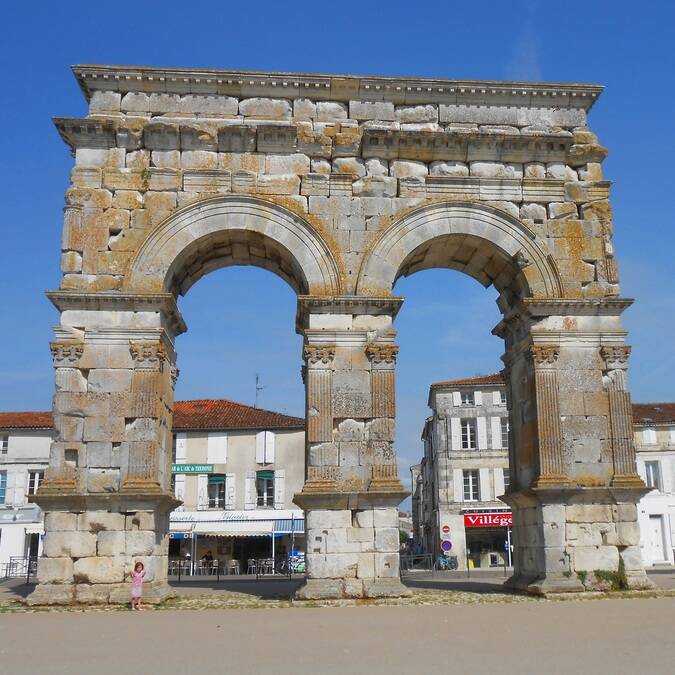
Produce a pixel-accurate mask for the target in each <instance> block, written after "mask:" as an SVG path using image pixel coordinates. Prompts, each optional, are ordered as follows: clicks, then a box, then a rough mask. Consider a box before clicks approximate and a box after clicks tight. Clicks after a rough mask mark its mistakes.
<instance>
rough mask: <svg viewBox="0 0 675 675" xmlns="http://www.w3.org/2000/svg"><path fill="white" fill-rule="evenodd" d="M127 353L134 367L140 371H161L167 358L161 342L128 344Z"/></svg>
mask: <svg viewBox="0 0 675 675" xmlns="http://www.w3.org/2000/svg"><path fill="white" fill-rule="evenodd" d="M129 351H130V352H131V357H132V358H133V360H134V367H135V368H138V369H142V370H161V368H162V366H163V364H164V361H165V360H166V358H167V354H166V349H165V348H164V345H163V344H162V343H161V342H130V343H129Z"/></svg>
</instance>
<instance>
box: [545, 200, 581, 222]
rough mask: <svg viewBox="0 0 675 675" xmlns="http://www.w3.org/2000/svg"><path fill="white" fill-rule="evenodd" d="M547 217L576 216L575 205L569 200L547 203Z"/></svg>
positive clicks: (577, 214) (577, 215)
mask: <svg viewBox="0 0 675 675" xmlns="http://www.w3.org/2000/svg"><path fill="white" fill-rule="evenodd" d="M548 216H549V218H578V217H579V213H578V211H577V205H576V204H572V203H571V202H551V203H550V204H549V205H548Z"/></svg>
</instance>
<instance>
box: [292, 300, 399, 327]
mask: <svg viewBox="0 0 675 675" xmlns="http://www.w3.org/2000/svg"><path fill="white" fill-rule="evenodd" d="M402 305H403V298H402V297H399V296H390V297H371V296H359V295H353V296H342V297H332V296H313V295H299V296H298V308H297V316H296V324H297V325H298V326H304V325H306V322H307V318H308V315H309V314H353V315H360V314H368V315H371V316H381V315H386V316H391V318H392V320H393V319H395V318H396V315H397V314H398V311H399V310H400V309H401V306H402Z"/></svg>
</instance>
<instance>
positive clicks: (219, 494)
mask: <svg viewBox="0 0 675 675" xmlns="http://www.w3.org/2000/svg"><path fill="white" fill-rule="evenodd" d="M208 497H209V508H210V509H224V508H225V476H224V475H223V474H218V473H215V474H211V475H210V476H209V482H208Z"/></svg>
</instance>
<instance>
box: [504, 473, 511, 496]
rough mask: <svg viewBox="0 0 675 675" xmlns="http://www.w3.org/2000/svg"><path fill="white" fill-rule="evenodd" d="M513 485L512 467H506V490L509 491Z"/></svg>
mask: <svg viewBox="0 0 675 675" xmlns="http://www.w3.org/2000/svg"><path fill="white" fill-rule="evenodd" d="M510 485H511V469H504V492H508V491H509V486H510Z"/></svg>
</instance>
